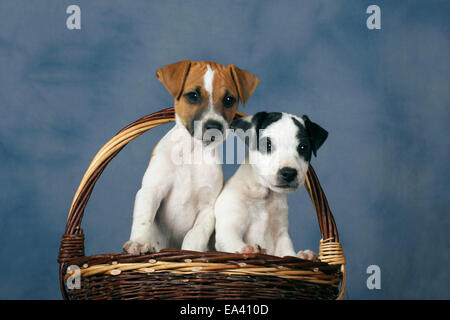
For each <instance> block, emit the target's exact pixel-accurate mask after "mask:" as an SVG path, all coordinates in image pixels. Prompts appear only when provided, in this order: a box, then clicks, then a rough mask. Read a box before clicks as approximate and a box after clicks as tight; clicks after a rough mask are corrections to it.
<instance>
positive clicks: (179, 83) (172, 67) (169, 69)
mask: <svg viewBox="0 0 450 320" xmlns="http://www.w3.org/2000/svg"><path fill="white" fill-rule="evenodd" d="M191 64H192V61H191V60H183V61H180V62H175V63H172V64H168V65H167V66H164V67H162V68H159V69H158V70H157V71H156V77H157V78H158V80H159V81H161V82H162V84H163V85H164V87H166V89H167V90H168V91H169V92H170V94H171V95H172V96H173V97H174V99H176V100H177V99H179V98H180V95H181V93H182V92H183V87H184V82H185V81H186V78H187V75H188V73H189V69H190V67H191Z"/></svg>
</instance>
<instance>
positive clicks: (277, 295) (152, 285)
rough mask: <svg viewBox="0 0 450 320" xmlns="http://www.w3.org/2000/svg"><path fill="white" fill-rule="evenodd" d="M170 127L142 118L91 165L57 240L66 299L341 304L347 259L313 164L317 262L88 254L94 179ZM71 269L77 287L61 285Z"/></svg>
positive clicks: (162, 119)
mask: <svg viewBox="0 0 450 320" xmlns="http://www.w3.org/2000/svg"><path fill="white" fill-rule="evenodd" d="M242 116H244V114H242V113H238V114H237V115H236V117H237V118H238V117H242ZM171 121H174V110H173V108H168V109H164V110H161V111H159V112H156V113H153V114H150V115H148V116H145V117H143V118H141V119H139V120H137V121H135V122H133V123H132V124H130V125H128V126H127V127H125V128H123V129H122V130H121V131H119V132H118V133H117V134H116V135H115V136H114V137H113V138H112V139H111V140H110V141H108V143H106V144H105V145H104V146H103V148H101V149H100V151H99V152H98V153H97V155H96V156H95V157H94V159H93V160H92V163H91V164H90V166H89V168H88V169H87V171H86V173H85V175H84V176H83V179H82V181H81V183H80V186H79V187H78V189H77V191H76V194H75V196H74V199H73V202H72V205H71V207H70V212H69V216H68V219H67V225H66V230H65V232H64V235H63V236H62V240H61V248H60V251H59V258H58V262H59V264H60V268H59V277H60V287H61V292H62V296H63V298H64V299H76V300H78V299H336V298H337V299H341V298H342V297H343V295H344V289H345V267H344V266H345V258H344V253H343V250H342V246H341V244H340V243H339V236H338V232H337V228H336V224H335V222H334V219H333V216H332V214H331V212H330V209H329V207H328V203H327V200H326V197H325V194H324V193H323V190H322V188H321V187H320V184H319V180H318V179H317V176H316V174H315V172H314V170H313V168H312V167H311V166H310V167H309V170H308V173H307V179H306V187H307V190H308V193H309V195H310V197H311V199H312V202H313V204H314V208H315V211H316V213H317V218H318V221H319V226H320V231H321V234H322V239H321V240H320V243H319V261H318V262H311V261H305V260H301V259H298V258H295V257H284V258H280V257H274V256H270V255H264V254H231V253H225V252H215V251H214V252H194V251H185V250H172V249H166V250H162V251H160V252H158V253H152V254H146V255H139V256H136V255H129V254H124V253H114V254H99V255H94V256H88V257H86V256H85V254H84V234H83V230H82V228H81V221H82V218H83V213H84V209H85V207H86V204H87V202H88V200H89V197H90V195H91V193H92V190H93V188H94V185H95V183H96V181H97V179H98V178H99V177H100V175H101V174H102V172H103V170H104V169H105V167H106V165H107V164H108V163H109V162H110V161H111V160H112V159H113V158H114V157H115V156H116V155H117V154H118V153H119V152H120V150H121V149H122V148H123V147H125V145H127V143H128V142H130V141H131V140H133V139H135V138H137V137H138V136H140V135H141V134H143V133H144V132H146V131H147V130H149V129H151V128H154V127H156V126H159V125H161V124H164V123H167V122H171ZM71 265H76V266H78V267H79V270H78V271H77V272H78V274H79V275H80V276H81V277H80V284H81V286H80V288H78V289H77V288H75V289H69V288H68V287H67V285H66V280H67V279H68V277H70V276H71V275H72V272H74V271H68V267H69V266H71Z"/></svg>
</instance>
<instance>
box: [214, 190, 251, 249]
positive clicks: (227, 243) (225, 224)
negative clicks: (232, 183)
mask: <svg viewBox="0 0 450 320" xmlns="http://www.w3.org/2000/svg"><path fill="white" fill-rule="evenodd" d="M230 196H231V197H229V196H222V197H221V196H219V198H218V199H217V201H216V205H215V209H214V210H215V215H216V250H218V251H224V252H233V253H234V252H242V253H250V252H253V249H251V247H252V246H248V244H247V243H245V242H244V233H245V231H246V230H247V225H248V215H247V213H246V208H245V207H241V206H239V204H238V203H233V201H235V200H234V199H236V197H234V195H233V194H230ZM229 198H230V199H229ZM244 251H245V252H244Z"/></svg>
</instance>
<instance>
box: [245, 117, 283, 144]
mask: <svg viewBox="0 0 450 320" xmlns="http://www.w3.org/2000/svg"><path fill="white" fill-rule="evenodd" d="M282 116H283V114H282V113H281V112H258V113H255V115H254V116H253V118H252V123H253V125H254V128H255V132H256V149H257V150H259V134H260V132H259V131H260V130H264V129H266V128H267V127H268V126H270V125H271V124H272V123H274V122H276V121H278V120H280V119H281V117H282Z"/></svg>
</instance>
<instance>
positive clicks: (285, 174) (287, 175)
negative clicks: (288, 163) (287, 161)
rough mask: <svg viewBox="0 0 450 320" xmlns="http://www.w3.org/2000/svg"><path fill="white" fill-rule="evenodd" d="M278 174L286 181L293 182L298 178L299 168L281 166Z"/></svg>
mask: <svg viewBox="0 0 450 320" xmlns="http://www.w3.org/2000/svg"><path fill="white" fill-rule="evenodd" d="M278 174H279V175H280V177H281V178H282V179H283V180H284V181H286V182H292V181H294V180H295V178H297V170H296V169H294V168H290V167H284V168H281V169H280V170H279V172H278Z"/></svg>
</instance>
